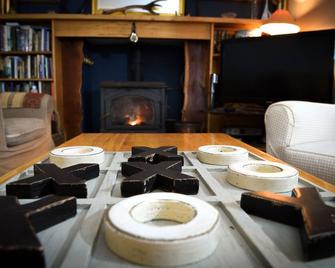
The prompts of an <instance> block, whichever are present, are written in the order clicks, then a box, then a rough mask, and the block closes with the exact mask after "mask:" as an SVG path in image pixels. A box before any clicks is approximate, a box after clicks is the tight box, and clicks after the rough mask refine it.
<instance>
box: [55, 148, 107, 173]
mask: <svg viewBox="0 0 335 268" xmlns="http://www.w3.org/2000/svg"><path fill="white" fill-rule="evenodd" d="M49 160H50V162H51V163H54V164H56V165H57V166H59V167H61V168H65V167H69V166H72V165H76V164H80V163H85V164H88V163H96V164H102V163H103V162H104V160H105V153H104V150H103V149H102V148H100V147H95V146H71V147H62V148H56V149H54V150H52V151H51V152H50V153H49Z"/></svg>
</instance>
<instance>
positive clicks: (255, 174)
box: [227, 161, 299, 192]
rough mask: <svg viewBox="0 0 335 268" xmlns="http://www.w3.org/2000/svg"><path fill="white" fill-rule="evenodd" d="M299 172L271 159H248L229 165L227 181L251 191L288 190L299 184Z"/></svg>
mask: <svg viewBox="0 0 335 268" xmlns="http://www.w3.org/2000/svg"><path fill="white" fill-rule="evenodd" d="M298 178H299V172H298V171H297V170H296V169H295V168H293V167H291V166H288V165H284V164H281V163H276V162H270V161H248V162H244V163H234V164H231V165H229V167H228V174H227V181H228V182H229V183H230V184H232V185H234V186H236V187H239V188H242V189H247V190H251V191H271V192H288V191H292V189H293V188H294V187H296V186H297V184H298Z"/></svg>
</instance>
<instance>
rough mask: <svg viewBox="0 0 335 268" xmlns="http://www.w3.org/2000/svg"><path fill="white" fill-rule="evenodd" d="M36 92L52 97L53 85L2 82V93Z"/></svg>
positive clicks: (0, 85)
mask: <svg viewBox="0 0 335 268" xmlns="http://www.w3.org/2000/svg"><path fill="white" fill-rule="evenodd" d="M7 91H8V92H9V91H10V92H12V91H16V92H34V93H46V94H49V95H51V83H49V82H42V81H38V82H14V81H11V82H0V92H7Z"/></svg>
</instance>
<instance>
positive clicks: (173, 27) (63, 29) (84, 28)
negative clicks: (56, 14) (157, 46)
mask: <svg viewBox="0 0 335 268" xmlns="http://www.w3.org/2000/svg"><path fill="white" fill-rule="evenodd" d="M133 23H135V24H136V32H137V35H138V37H139V38H140V39H141V38H155V39H180V40H183V39H184V40H210V39H211V24H210V23H190V22H185V23H178V22H167V21H150V22H149V21H136V20H134V21H102V20H90V21H87V20H76V21H68V20H57V21H55V23H54V24H55V27H54V35H55V37H111V38H128V37H129V36H130V33H131V28H132V24H133Z"/></svg>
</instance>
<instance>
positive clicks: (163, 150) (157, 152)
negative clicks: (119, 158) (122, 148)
mask: <svg viewBox="0 0 335 268" xmlns="http://www.w3.org/2000/svg"><path fill="white" fill-rule="evenodd" d="M131 154H132V155H131V157H130V158H129V159H128V161H129V162H139V161H140V162H147V163H151V164H157V163H159V162H162V161H181V163H182V164H183V163H184V158H183V157H182V156H181V155H178V152H177V147H175V146H162V147H158V148H150V147H144V146H134V147H132V148H131Z"/></svg>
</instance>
